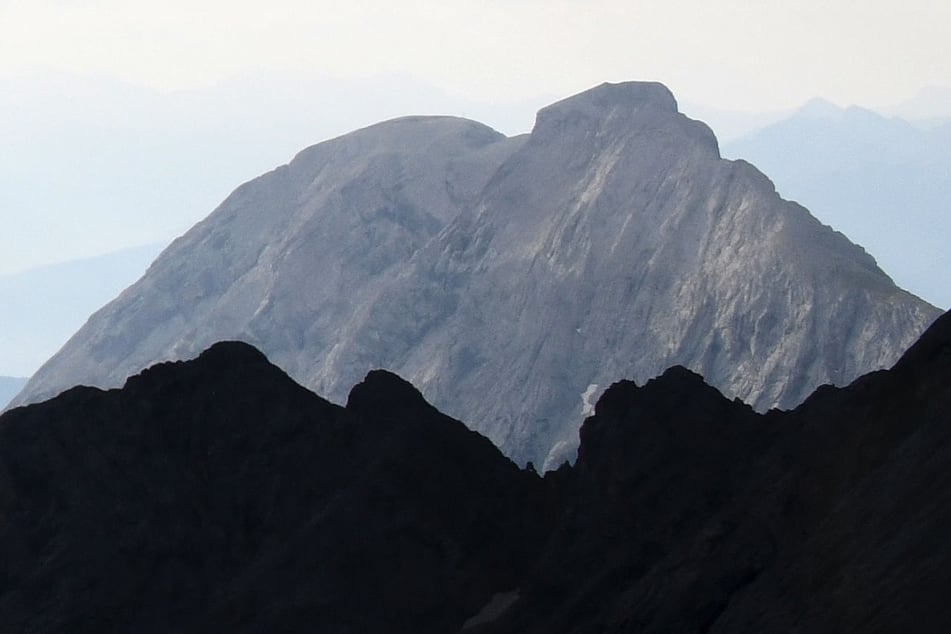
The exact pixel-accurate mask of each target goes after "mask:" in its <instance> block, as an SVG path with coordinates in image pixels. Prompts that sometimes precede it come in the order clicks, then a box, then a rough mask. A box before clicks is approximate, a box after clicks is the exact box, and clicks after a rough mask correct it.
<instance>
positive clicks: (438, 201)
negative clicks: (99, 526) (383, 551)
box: [17, 83, 938, 467]
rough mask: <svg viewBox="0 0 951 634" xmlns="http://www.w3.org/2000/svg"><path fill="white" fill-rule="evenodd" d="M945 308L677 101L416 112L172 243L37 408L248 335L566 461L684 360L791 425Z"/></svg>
mask: <svg viewBox="0 0 951 634" xmlns="http://www.w3.org/2000/svg"><path fill="white" fill-rule="evenodd" d="M937 315H938V311H937V310H936V309H935V308H934V307H932V306H930V305H928V304H927V303H925V302H923V301H921V300H919V299H918V298H916V297H914V296H912V295H910V294H908V293H906V292H904V291H903V290H901V289H899V288H898V287H896V286H895V284H894V283H893V282H892V281H891V279H890V278H889V277H888V276H887V275H886V274H885V273H884V272H883V271H882V270H881V269H879V267H878V266H877V265H876V263H875V261H874V259H873V258H872V257H870V256H869V255H868V254H867V253H865V252H864V251H863V250H862V249H861V248H859V247H857V246H855V245H854V244H852V243H850V242H849V241H848V240H847V239H846V238H845V237H844V236H842V235H841V234H838V233H835V232H834V231H832V230H831V229H830V228H829V227H826V226H823V225H822V224H820V223H819V222H818V221H817V220H816V219H815V218H813V217H812V216H810V215H809V212H808V211H806V210H805V209H804V208H802V207H800V206H798V205H796V204H793V203H790V202H786V201H784V200H782V199H781V198H780V197H779V196H778V195H777V194H776V191H775V189H774V188H773V185H772V183H771V182H770V181H769V180H768V179H767V178H766V177H765V176H764V175H763V174H761V173H760V172H758V171H757V170H756V169H755V168H753V167H752V166H751V165H749V164H748V163H744V162H742V161H737V162H733V161H726V160H723V159H722V158H721V157H720V154H719V150H718V147H717V141H716V139H715V138H714V136H713V134H712V133H711V132H710V130H709V128H707V127H706V126H705V125H704V124H702V123H700V122H697V121H693V120H690V119H688V118H687V117H685V116H684V115H682V114H681V113H680V112H679V111H678V108H677V103H676V101H675V100H674V97H673V95H671V93H670V92H669V91H668V90H667V89H666V88H665V87H663V86H661V85H660V84H652V83H626V84H617V85H609V84H605V85H602V86H598V87H596V88H593V89H591V90H588V91H586V92H584V93H581V94H579V95H575V96H573V97H570V98H568V99H565V100H563V101H560V102H558V103H555V104H552V105H550V106H548V107H546V108H544V109H542V110H541V111H540V112H539V113H538V117H537V119H536V124H535V127H534V129H533V130H532V133H531V134H530V135H524V136H521V137H515V138H506V137H504V136H502V135H500V134H498V133H496V132H494V131H492V130H490V129H489V128H487V127H485V126H483V125H480V124H477V123H474V122H471V121H465V120H461V119H454V118H446V117H411V118H406V119H398V120H395V121H389V122H385V123H381V124H378V125H375V126H371V127H369V128H366V129H363V130H359V131H357V132H354V133H352V134H349V135H346V136H343V137H340V138H338V139H334V140H331V141H328V142H326V143H322V144H320V145H316V146H314V147H311V148H308V149H307V150H304V151H303V152H301V153H300V154H299V155H298V156H297V157H296V158H295V159H294V160H293V161H291V163H290V164H288V165H286V166H282V167H280V168H278V169H276V170H275V171H273V172H271V173H269V174H265V175H264V176H262V177H260V178H258V179H255V180H254V181H252V182H250V183H247V184H245V185H243V186H242V187H240V188H239V189H238V190H236V191H235V192H234V194H232V195H231V196H230V197H229V198H228V199H227V200H226V201H225V202H224V203H222V205H221V206H220V207H219V208H218V209H217V210H215V211H214V212H213V213H212V214H211V215H210V216H209V217H208V218H207V219H205V220H204V221H202V222H201V223H199V224H198V225H196V226H195V227H194V228H192V229H191V230H190V231H189V232H188V233H187V234H185V235H184V236H182V237H181V238H180V239H179V240H177V241H176V242H175V243H174V244H173V245H172V246H171V247H169V249H168V250H166V251H165V252H164V253H163V254H162V255H161V256H160V257H159V258H158V260H157V261H156V262H155V264H154V265H153V266H152V268H151V269H150V271H149V273H148V274H147V275H146V276H145V277H143V278H142V280H140V281H139V282H138V283H137V284H136V285H134V286H133V287H132V288H130V289H129V290H128V291H126V292H125V293H123V294H122V295H121V296H120V297H118V298H117V299H116V300H115V301H113V302H112V303H110V304H109V305H107V306H106V307H104V308H103V309H102V310H101V311H100V312H98V313H97V314H96V315H94V316H93V318H92V319H90V321H89V322H88V323H87V324H86V325H85V326H84V327H83V328H82V329H81V330H80V331H79V332H78V333H76V335H75V336H74V337H73V338H72V339H71V340H70V342H69V343H67V345H66V346H64V348H63V349H62V350H61V351H60V352H59V353H58V354H57V355H55V356H54V357H53V358H52V359H50V361H49V362H48V363H47V364H46V365H45V366H44V367H43V368H42V369H41V370H40V371H38V372H37V373H36V374H35V375H34V377H33V378H32V379H31V381H30V383H29V385H28V386H27V387H26V389H25V390H24V392H23V393H22V394H21V396H20V397H19V399H18V401H17V403H18V404H23V403H27V402H32V401H37V400H42V399H44V398H49V397H51V396H53V395H55V394H57V393H59V392H60V391H62V390H63V389H66V388H67V387H70V386H72V385H75V384H85V385H98V386H101V387H111V386H116V385H121V384H122V382H123V381H124V380H125V378H126V377H127V376H129V375H131V374H134V373H136V372H138V371H140V370H141V369H142V368H144V367H147V366H149V365H151V364H153V363H155V362H157V361H162V360H167V359H181V358H190V357H193V356H195V355H197V354H198V353H199V352H200V351H201V350H203V349H205V348H206V347H208V346H209V345H211V344H212V343H213V342H215V341H218V340H221V339H240V340H242V341H247V342H249V343H252V344H254V345H255V346H256V347H258V348H259V349H261V350H262V351H264V352H265V353H266V354H267V355H268V357H269V358H270V359H272V360H273V361H274V362H275V363H277V364H278V365H279V366H280V367H282V368H284V369H285V370H286V371H287V372H288V373H289V374H290V375H291V376H293V377H294V378H295V379H297V380H298V381H300V382H301V383H302V384H304V385H306V386H308V387H310V388H312V389H314V390H315V391H317V392H318V393H320V394H325V395H327V397H328V398H331V399H333V400H337V401H340V400H343V399H344V398H345V397H346V394H347V391H348V390H349V389H350V387H351V386H352V385H353V384H354V383H356V382H357V381H359V380H360V379H361V377H363V376H364V375H365V374H366V372H367V371H368V370H369V369H371V368H375V367H385V368H390V369H392V370H393V371H395V372H397V373H399V374H400V375H401V376H405V377H406V378H407V379H408V380H410V381H411V382H412V383H413V384H414V385H417V386H418V387H419V388H420V390H422V392H423V393H424V394H426V395H427V397H428V398H430V399H431V400H432V401H433V402H434V403H435V404H436V405H437V406H438V407H440V408H441V409H443V410H444V411H446V412H449V413H451V414H452V415H453V416H456V417H457V418H460V419H462V420H465V421H466V422H467V423H468V424H470V425H472V426H473V428H474V429H477V430H479V431H481V432H483V433H485V434H486V435H487V436H488V437H490V438H491V439H492V440H493V441H494V442H496V444H497V445H498V446H500V447H502V449H503V451H504V452H505V453H506V454H507V455H509V456H511V457H513V458H514V459H515V460H517V461H518V462H520V463H521V462H525V461H528V460H532V461H534V462H535V463H536V464H539V465H543V464H544V465H545V466H551V467H555V466H558V465H559V464H560V463H561V462H563V461H564V460H565V459H569V458H571V457H573V455H574V450H575V448H576V446H577V426H578V423H579V422H580V421H581V420H582V419H583V418H584V416H586V415H588V414H589V413H590V411H591V408H592V406H593V403H594V401H595V400H596V399H597V396H598V395H599V394H600V393H601V392H603V390H604V389H605V388H606V387H607V386H608V385H609V384H610V383H611V382H612V381H614V380H616V379H617V378H618V377H622V376H624V377H630V378H632V379H635V380H638V381H644V380H646V379H648V378H650V377H652V376H656V375H657V374H659V373H661V372H663V371H664V369H666V368H667V367H669V366H671V365H676V364H680V365H684V366H686V367H689V368H691V369H693V370H695V371H697V372H699V373H701V374H703V376H705V377H706V378H707V379H708V380H709V381H710V383H711V384H712V385H715V386H716V387H717V388H719V389H721V390H722V391H723V392H724V393H725V394H727V395H729V396H730V397H734V396H736V397H741V398H743V399H744V400H746V401H748V402H750V403H751V404H753V405H754V406H755V407H756V408H757V409H759V410H766V409H768V408H769V407H772V406H777V405H778V406H782V407H793V406H794V405H796V404H798V403H799V402H801V401H802V400H803V399H804V398H805V397H806V396H807V395H808V394H809V393H810V392H812V390H814V389H815V388H816V387H817V386H818V385H821V384H824V383H834V384H840V385H841V384H845V383H848V382H849V381H851V380H853V379H854V378H856V377H857V376H859V375H860V374H862V373H864V372H868V371H870V370H873V369H877V368H881V367H886V366H888V365H891V364H892V363H894V361H895V360H896V359H897V358H898V356H899V355H900V354H901V352H902V351H903V350H904V349H905V348H907V346H908V345H910V343H911V342H912V341H914V339H915V338H916V337H917V336H919V335H920V334H921V332H922V331H923V330H924V328H925V327H926V326H927V325H928V324H929V323H930V322H931V321H932V320H933V319H934V318H935V317H936V316H937ZM489 394H491V395H492V396H491V398H487V397H486V395H489Z"/></svg>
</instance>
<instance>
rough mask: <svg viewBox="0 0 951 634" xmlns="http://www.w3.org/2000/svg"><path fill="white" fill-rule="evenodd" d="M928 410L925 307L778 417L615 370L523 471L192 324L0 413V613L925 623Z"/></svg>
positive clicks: (277, 625)
mask: <svg viewBox="0 0 951 634" xmlns="http://www.w3.org/2000/svg"><path fill="white" fill-rule="evenodd" d="M949 411H951V313H949V314H947V315H945V316H944V317H942V318H941V319H939V320H938V321H937V322H936V323H935V324H934V325H933V326H932V327H931V328H930V329H929V331H928V332H927V333H926V334H925V335H924V337H923V338H922V339H921V341H919V342H918V343H917V344H916V345H915V346H914V347H913V348H912V349H911V350H910V351H908V352H907V353H906V354H905V355H904V356H903V357H902V359H901V361H900V362H899V363H898V364H897V365H896V366H895V367H894V368H893V369H892V370H890V371H882V372H877V373H873V374H870V375H868V376H865V377H863V378H861V379H859V380H858V381H856V382H855V383H853V384H852V385H850V386H849V387H847V388H845V389H837V388H831V387H829V388H823V389H821V390H819V391H818V392H817V393H815V394H814V395H813V396H812V397H811V398H810V399H808V401H807V402H806V403H805V404H803V405H802V406H801V407H800V408H798V409H796V410H795V411H793V412H789V413H781V412H775V411H774V412H771V413H769V414H767V415H760V414H757V413H755V412H754V411H753V410H752V409H751V408H749V407H748V406H746V405H744V404H742V403H741V402H739V401H735V400H734V401H731V400H728V399H726V398H724V397H723V396H722V395H721V394H720V393H719V392H718V391H717V390H715V389H713V388H711V387H709V386H707V385H706V384H705V383H704V382H703V380H702V379H701V378H700V377H699V376H698V375H696V374H693V373H691V372H689V371H687V370H685V369H683V368H673V369H671V370H669V371H667V372H666V373H664V375H663V376H661V377H659V378H657V379H654V380H651V381H649V382H648V383H647V384H646V385H644V386H642V387H639V386H637V385H635V384H634V383H632V382H628V381H622V382H620V383H617V384H615V385H613V386H612V387H611V388H610V389H609V390H608V391H607V392H606V393H605V395H604V396H603V397H602V398H601V399H600V400H599V402H598V404H597V408H596V413H595V415H594V416H592V417H590V418H589V419H587V420H586V422H585V424H584V426H583V428H582V434H581V435H582V440H581V447H580V452H579V457H578V461H577V463H576V465H575V466H573V467H568V466H565V467H563V468H561V469H560V470H558V471H556V472H552V473H549V474H547V475H546V476H545V478H540V477H538V476H537V475H536V474H534V473H533V472H531V471H520V470H518V469H517V468H516V467H515V466H514V465H513V464H512V463H511V462H509V461H508V460H507V459H506V458H504V457H503V456H502V455H501V454H500V453H499V452H498V451H497V450H496V449H495V448H494V447H493V446H492V445H491V443H489V441H488V440H486V439H485V438H484V437H481V436H479V435H478V434H475V433H474V432H471V431H468V430H466V429H465V428H464V426H463V425H462V424H460V423H459V422H457V421H455V420H453V419H450V418H447V417H445V416H443V415H441V414H439V412H437V411H436V410H435V409H433V408H432V407H430V406H429V405H427V404H426V403H425V402H424V401H423V399H422V397H421V396H420V394H419V393H418V392H417V391H416V390H415V389H413V388H412V387H411V386H410V385H409V384H407V383H405V382H403V381H402V380H400V379H399V378H397V377H396V376H394V375H392V374H389V373H387V372H382V371H375V372H372V373H370V374H369V375H368V376H367V378H366V379H365V380H364V381H363V382H362V383H361V384H359V385H358V386H356V387H355V388H354V389H353V390H352V391H351V394H350V396H349V399H348V402H347V405H346V407H338V406H335V405H332V404H330V403H328V402H326V401H324V400H322V399H320V398H318V397H316V396H315V395H313V394H312V393H310V392H308V391H307V390H305V389H303V388H301V387H300V386H298V385H297V384H295V383H294V382H292V381H291V380H290V379H289V378H288V377H287V376H286V375H285V374H284V373H283V372H281V371H280V370H278V369H277V368H275V367H274V366H271V365H270V364H269V363H268V362H267V361H266V359H265V358H264V357H263V356H262V355H261V354H260V353H258V352H257V351H256V350H254V349H252V348H250V347H249V346H247V345H245V344H238V343H228V344H218V345H216V346H214V347H212V348H211V349H210V350H208V351H207V352H205V353H204V354H202V355H201V356H200V357H199V358H198V359H196V360H194V361H190V362H179V363H170V364H163V365H159V366H156V367H154V368H152V369H150V370H148V371H146V372H144V373H143V374H141V375H139V376H137V377H134V378H132V379H130V380H129V381H128V382H127V384H126V386H125V387H124V388H123V389H122V390H112V391H109V392H102V391H99V390H97V389H93V388H76V389H73V390H70V391H68V392H66V393H64V394H63V395H61V396H59V397H57V398H56V399H53V400H51V401H48V402H46V403H43V404H39V405H33V406H29V407H25V408H20V409H16V410H13V411H10V412H8V413H6V414H5V415H3V416H2V417H0V630H2V631H4V632H35V631H43V632H73V633H75V632H97V633H100V632H207V631H233V632H275V631H284V632H311V631H321V632H369V631H376V632H434V633H435V632H459V631H465V632H476V633H482V634H486V633H493V632H494V633H501V632H511V633H515V632H538V633H542V632H544V633H556V634H557V633H560V632H566V633H567V632H579V633H580V632H671V631H677V632H698V633H699V632H723V633H726V632H778V631H803V632H830V633H832V632H863V633H864V632H906V631H915V632H945V631H948V628H949V627H951V604H949V603H948V602H947V600H946V599H947V594H948V591H949V589H951V550H949V549H948V548H947V547H946V538H947V534H948V530H949V529H951V475H949V474H951V470H949V469H948V465H949V464H951V416H949V414H948V412H949Z"/></svg>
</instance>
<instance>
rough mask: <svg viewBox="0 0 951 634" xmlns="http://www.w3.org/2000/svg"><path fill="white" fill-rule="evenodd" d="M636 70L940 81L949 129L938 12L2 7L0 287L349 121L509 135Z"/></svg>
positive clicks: (873, 84) (849, 82)
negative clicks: (457, 125) (545, 109)
mask: <svg viewBox="0 0 951 634" xmlns="http://www.w3.org/2000/svg"><path fill="white" fill-rule="evenodd" d="M635 79H638V80H658V81H661V82H663V83H665V84H666V85H668V86H669V87H670V88H671V89H672V90H673V92H674V94H675V95H676V96H677V98H678V100H679V101H680V102H681V104H684V103H686V104H690V106H691V107H692V108H695V107H697V106H706V107H708V108H716V109H724V110H737V111H745V112H766V111H780V110H786V109H791V108H794V107H797V106H799V105H801V104H802V103H804V102H805V101H807V100H808V99H810V98H813V97H816V96H821V97H824V98H826V99H829V100H831V101H833V102H835V103H837V104H839V105H842V106H845V105H849V104H853V103H856V104H861V105H864V106H869V107H879V108H887V107H888V106H890V105H893V104H898V103H901V102H904V101H906V100H908V99H909V98H911V97H913V96H914V95H916V94H917V93H918V92H919V91H920V90H922V89H924V88H926V87H929V86H935V87H939V88H938V89H937V90H932V91H931V92H929V93H927V95H926V96H927V98H926V99H919V100H918V101H917V102H916V106H915V108H916V110H915V112H920V113H923V114H922V115H921V116H934V114H935V112H937V114H941V115H945V116H951V88H949V85H951V2H946V1H941V0H864V1H862V2H859V1H853V0H821V1H820V0H789V1H777V0H755V1H754V0H749V1H744V0H703V1H695V2H694V1H691V2H682V1H681V2H678V1H676V0H666V1H652V2H644V1H641V2H638V1H636V0H633V1H632V0H627V1H617V0H602V1H598V0H592V1H581V0H510V1H503V0H481V1H478V2H477V1H474V0H456V1H453V0H440V1H435V0H402V1H400V2H391V1H390V2H383V1H377V0H372V1H360V0H350V1H347V2H326V1H320V0H269V1H268V2H266V3H265V2H261V1H260V0H258V1H257V2H248V1H246V0H190V1H189V2H184V1H182V0H164V1H162V2H156V1H150V2H141V1H137V0H0V277H2V276H3V275H10V274H12V273H13V272H16V271H21V270H23V269H27V268H32V267H36V266H39V265H43V264H48V263H51V262H58V261H64V260H71V259H75V258H80V257H89V256H94V255H96V254H100V253H105V252H108V251H114V250H118V249H122V248H124V247H128V246H131V245H138V244H144V243H148V242H155V241H163V242H164V241H167V240H170V239H171V238H172V237H174V236H176V235H180V234H181V233H182V232H184V231H185V230H186V229H187V228H188V227H190V226H191V225H192V224H194V223H195V222H197V221H198V220H200V219H201V218H202V217H204V216H206V215H207V214H208V213H210V212H211V211H212V210H213V209H214V207H215V206H216V205H217V204H218V203H219V202H220V201H221V200H222V199H223V198H224V197H225V196H226V195H227V194H228V192H230V191H231V190H232V189H233V188H235V187H236V186H237V185H239V184H240V183H241V182H243V181H245V180H248V179H250V178H252V177H254V176H257V175H258V174H260V173H262V172H264V171H266V170H268V169H271V168H273V167H275V166H277V165H279V164H281V163H283V162H286V161H288V160H290V159H291V157H292V156H293V155H294V153H296V152H297V151H299V150H300V149H302V148H304V147H306V146H308V145H311V144H313V143H316V142H318V141H321V140H323V139H326V138H328V137H330V136H334V135H337V134H342V133H345V132H347V131H349V130H351V129H353V128H355V127H359V126H362V125H367V124H370V123H372V122H375V121H378V120H382V119H386V118H390V117H394V116H399V115H403V114H435V113H440V114H458V115H463V116H469V117H471V118H475V119H478V120H481V121H484V122H485V123H488V124H489V125H492V126H494V127H496V128H497V129H499V130H501V131H503V132H506V133H509V134H512V133H518V132H522V131H527V130H528V129H529V128H530V126H531V121H532V115H533V113H534V111H535V109H536V108H538V107H540V106H542V105H544V104H546V103H549V102H551V101H553V100H556V99H559V98H563V97H566V96H569V95H571V94H574V93H576V92H579V91H581V90H584V89H587V88H589V87H591V86H594V85H597V84H600V83H602V82H605V81H625V80H635ZM935 104H939V105H938V106H937V107H938V110H937V111H935ZM941 104H944V105H941ZM685 110H686V111H687V112H688V114H691V115H693V116H698V117H699V116H701V114H702V113H700V112H699V111H698V110H691V109H689V108H688V109H685ZM709 114H710V115H711V116H713V113H709ZM719 114H720V115H723V120H724V121H726V120H727V119H729V117H728V116H727V115H725V114H724V113H719ZM916 116H917V115H916ZM703 118H705V120H708V121H711V119H709V118H707V117H703ZM735 120H737V121H739V122H740V124H742V125H746V124H748V122H749V121H750V120H752V119H751V118H750V117H745V116H744V117H739V118H738V119H735ZM714 127H715V129H717V131H718V133H721V136H722V132H721V131H722V129H723V128H719V127H717V126H714ZM3 315H4V314H3V312H2V310H0V319H2V317H3ZM3 328H4V324H3V323H2V321H0V330H2V329H3ZM0 352H2V351H0ZM0 356H2V355H0ZM0 365H2V366H4V367H0V374H3V373H4V371H5V370H6V371H7V372H9V371H10V370H9V368H8V367H7V366H9V367H14V366H12V365H10V363H9V362H8V361H6V360H4V359H3V358H0ZM16 367H20V366H16ZM17 371H18V372H19V371H21V370H17ZM25 371H26V370H22V372H25Z"/></svg>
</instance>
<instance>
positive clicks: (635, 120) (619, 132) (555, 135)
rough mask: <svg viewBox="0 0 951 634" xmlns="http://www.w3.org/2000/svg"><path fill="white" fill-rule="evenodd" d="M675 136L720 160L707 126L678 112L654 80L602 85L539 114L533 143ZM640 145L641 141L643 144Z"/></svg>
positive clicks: (670, 94) (605, 141) (672, 96)
mask: <svg viewBox="0 0 951 634" xmlns="http://www.w3.org/2000/svg"><path fill="white" fill-rule="evenodd" d="M632 135H634V136H638V137H641V138H642V139H643V137H645V136H652V137H661V136H673V137H674V138H676V139H678V140H679V142H681V143H697V144H699V145H700V146H702V147H703V148H705V149H706V150H707V151H712V152H713V153H714V154H715V155H716V156H717V157H719V149H718V145H717V140H716V137H715V136H714V134H713V131H712V130H710V128H709V127H708V126H707V125H706V124H703V123H701V122H699V121H694V120H692V119H688V118H687V117H685V116H684V115H682V114H680V113H679V112H678V109H677V101H676V99H675V98H674V95H673V93H671V92H670V90H669V89H668V88H667V87H666V86H664V85H663V84H660V83H657V82H624V83H619V84H611V83H604V84H601V85H600V86H596V87H595V88H591V89H590V90H586V91H584V92H582V93H579V94H577V95H574V96H572V97H568V98H567V99H563V100H561V101H558V102H556V103H554V104H552V105H550V106H547V107H545V108H542V109H541V110H539V112H538V115H537V117H536V120H535V127H534V129H533V130H532V141H534V142H539V143H544V142H551V141H552V140H553V139H558V140H561V141H562V142H570V143H578V141H579V140H580V139H583V138H587V139H588V140H589V143H590V142H591V139H592V138H593V139H597V140H599V141H601V142H603V143H616V142H617V141H618V140H619V137H627V136H632ZM641 142H642V143H643V140H642V141H641Z"/></svg>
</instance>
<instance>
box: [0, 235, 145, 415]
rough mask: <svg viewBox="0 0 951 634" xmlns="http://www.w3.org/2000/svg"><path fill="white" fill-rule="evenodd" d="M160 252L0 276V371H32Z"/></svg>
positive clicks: (138, 251)
mask: <svg viewBox="0 0 951 634" xmlns="http://www.w3.org/2000/svg"><path fill="white" fill-rule="evenodd" d="M162 246H163V245H160V244H150V245H145V246H141V247H134V248H130V249H124V250H122V251H117V252H113V253H107V254H105V255H99V256H96V257H92V258H84V259H81V260H71V261H68V262H63V263H60V264H53V265H49V266H43V267H39V268H35V269H28V270H26V271H21V272H19V273H13V274H9V275H4V276H0V306H3V321H2V322H0V323H2V324H3V326H2V328H0V369H2V371H3V372H4V373H10V374H30V373H32V372H34V371H36V369H37V368H38V367H40V365H41V364H42V363H43V362H44V361H46V360H47V359H49V358H50V356H51V355H53V354H54V353H55V352H56V351H57V350H59V348H60V347H61V346H62V345H63V344H64V343H65V342H66V340H67V339H69V337H70V335H72V334H73V333H75V332H76V330H77V329H79V328H80V327H81V326H82V325H83V324H84V323H85V321H86V319H88V318H89V316H90V315H91V314H92V313H93V312H95V311H96V310H97V309H98V308H101V307H102V306H103V304H105V303H106V302H108V301H110V300H112V299H114V298H115V297H116V296H117V295H118V294H119V293H121V292H122V290H123V289H125V288H126V287H127V286H129V285H130V284H132V283H133V282H135V281H136V280H137V279H139V277H141V276H142V274H143V273H145V270H146V269H147V268H148V266H149V263H150V262H152V260H153V259H155V256H156V255H158V253H159V251H161V249H162ZM11 396H12V395H11ZM0 401H2V399H0ZM4 403H5V401H4Z"/></svg>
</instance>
